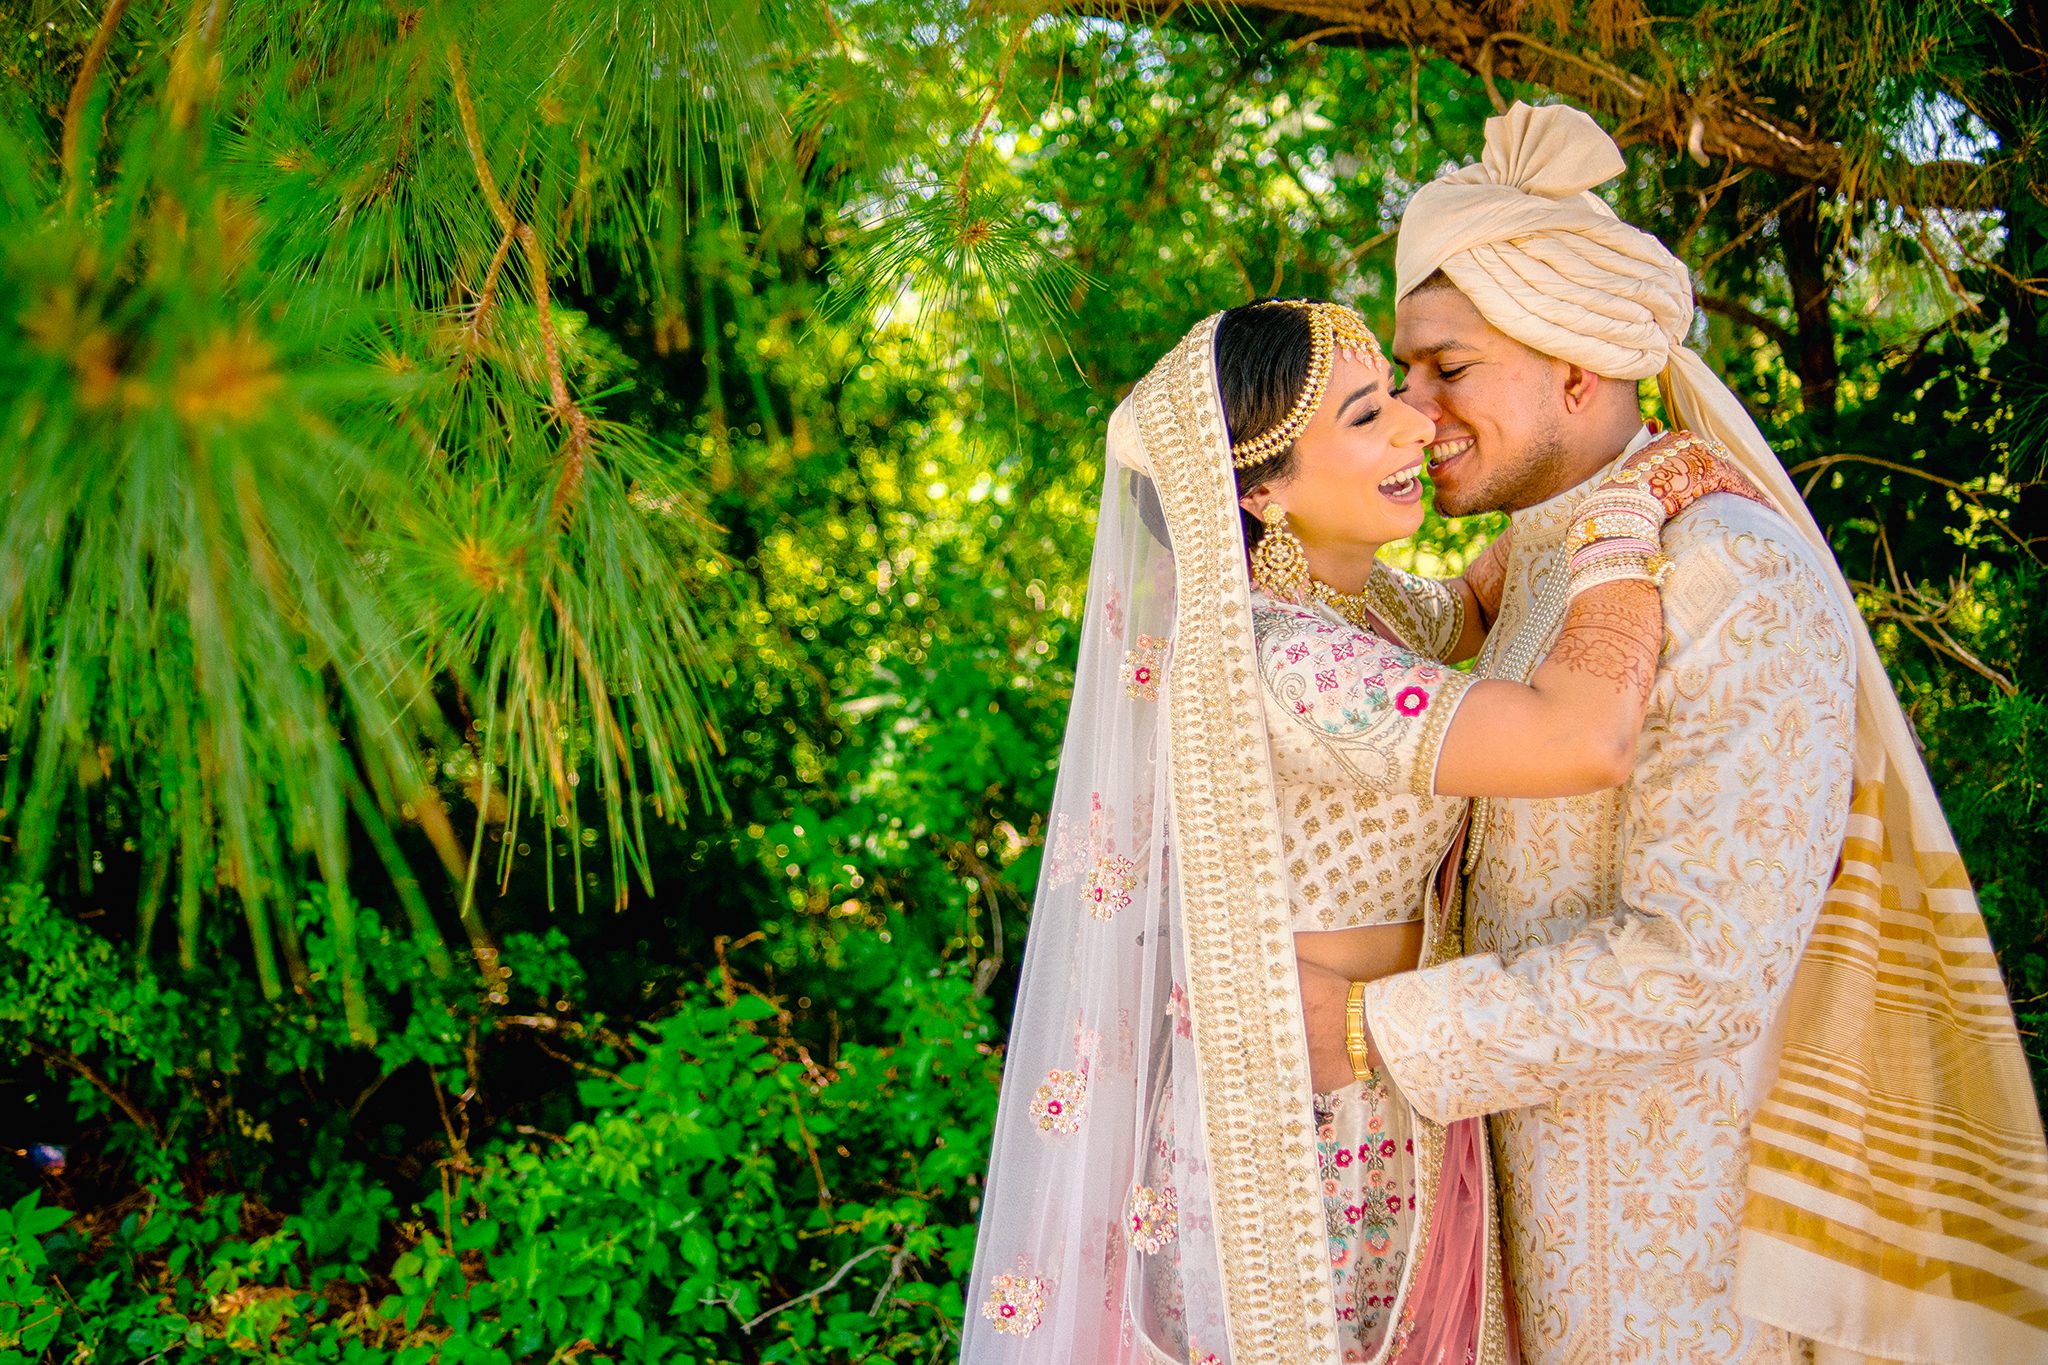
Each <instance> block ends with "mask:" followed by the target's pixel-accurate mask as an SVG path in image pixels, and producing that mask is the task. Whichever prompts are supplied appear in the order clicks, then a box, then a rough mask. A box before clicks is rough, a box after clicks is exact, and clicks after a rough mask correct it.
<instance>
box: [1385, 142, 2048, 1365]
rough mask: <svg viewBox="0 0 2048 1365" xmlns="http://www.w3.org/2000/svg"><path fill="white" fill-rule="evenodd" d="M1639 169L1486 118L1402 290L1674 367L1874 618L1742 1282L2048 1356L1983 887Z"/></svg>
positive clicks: (2023, 1355)
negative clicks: (1828, 875)
mask: <svg viewBox="0 0 2048 1365" xmlns="http://www.w3.org/2000/svg"><path fill="white" fill-rule="evenodd" d="M1623 169H1624V167H1623V162H1622V159H1621V152H1620V150H1619V149H1618V148H1617V147H1616V146H1615V145H1614V140H1613V139H1612V138H1610V137H1608V135H1607V134H1606V133H1605V132H1603V131H1602V130H1601V128H1600V126H1599V125H1598V124H1596V123H1595V122H1593V120H1592V119H1591V118H1589V117H1587V116H1586V115H1585V114H1583V113H1581V112H1579V111H1578V110H1576V109H1571V108H1566V107H1564V106H1561V105H1552V106H1548V107H1546V108H1542V109H1532V108H1530V107H1529V106H1528V105H1525V104H1517V105H1515V107H1514V108H1513V109H1510V110H1509V111H1508V112H1507V113H1506V114H1503V115H1501V116H1500V117H1498V118H1493V119H1488V120H1487V123H1486V151H1485V154H1484V155H1483V156H1482V157H1481V158H1480V161H1479V164H1478V165H1476V166H1465V167H1462V168H1460V169H1458V170H1455V171H1452V172H1450V173H1449V174H1447V175H1444V176H1441V177H1439V178H1438V179H1437V180H1435V181H1433V182H1431V183H1430V184H1428V185H1425V186H1424V187H1423V188H1422V189H1421V190H1420V191H1418V192H1417V194H1416V196H1415V198H1414V199H1413V200H1412V201H1410V203H1409V205H1408V210H1407V212H1406V213H1404V214H1403V215H1402V217H1401V236H1400V241H1399V243H1398V244H1397V245H1396V247H1395V251H1394V275H1395V292H1396V296H1397V297H1400V296H1405V295H1406V294H1407V293H1408V292H1409V291H1410V290H1412V289H1413V288H1414V287H1415V286H1416V285H1418V284H1420V283H1421V282H1422V281H1423V280H1425V279H1427V278H1428V277H1429V275H1430V274H1431V273H1432V272H1433V271H1436V270H1442V271H1443V272H1444V274H1445V275H1447V276H1449V277H1450V280H1451V282H1452V283H1453V284H1455V285H1457V286H1458V288H1459V290H1460V291H1462V292H1463V293H1464V294H1465V296H1466V297H1467V298H1468V299H1470V300H1471V301H1472V304H1473V306H1474V307H1476V308H1477V309H1478V310H1479V312H1480V314H1481V316H1483V317H1484V318H1485V319H1486V320H1487V321H1488V322H1490V323H1492V324H1493V325H1494V326H1495V327H1496V328H1498V329H1499V330H1500V331H1502V332H1504V333H1506V334H1507V335H1508V336H1510V337H1513V338H1514V339H1515V340H1517V341H1519V342H1521V343H1522V344H1523V345H1525V346H1529V347H1532V348H1534V349H1535V350H1538V351H1541V352H1543V353H1544V354H1546V355H1552V356H1556V357H1558V358H1559V359H1561V360H1568V361H1571V362H1572V363H1574V364H1578V365H1583V366H1585V367H1586V368H1587V369H1590V370H1592V371H1593V372H1594V373H1595V374H1601V375H1609V376H1612V377H1614V378H1617V379H1644V378H1648V377H1649V376H1651V375H1656V376H1657V377H1658V382H1659V386H1660V387H1661V389H1662V391H1663V394H1664V400H1665V404H1666V407H1667V408H1668V410H1669V413H1670V416H1671V421H1672V424H1673V425H1674V426H1677V427H1682V428H1687V429H1690V430H1692V431H1695V432H1698V433H1700V434H1702V435H1705V436H1711V437H1714V438H1716V439H1718V440H1719V441H1721V442H1722V444H1723V445H1725V446H1726V447H1727V448H1728V450H1729V451H1730V453H1731V454H1732V456H1733V458H1734V461H1735V463H1736V464H1737V465H1738V466H1740V467H1741V468H1742V470H1743V471H1744V472H1745V473H1747V474H1748V475H1749V476H1750V478H1752V479H1754V480H1755V481H1756V483H1757V484H1758V486H1759V487H1761V488H1763V489H1764V490H1765V491H1766V492H1768V493H1769V494H1770V496H1771V501H1772V502H1773V503H1774V504H1776V506H1777V508H1778V510H1779V511H1780V512H1782V513H1784V515H1785V518H1786V520H1787V521H1788V522H1790V523H1791V526H1792V528H1793V529H1794V530H1795V531H1796V532H1797V533H1798V534H1799V535H1800V536H1802V537H1804V538H1805V539H1806V540H1807V541H1809V542H1810V543H1812V544H1814V545H1815V546H1817V547H1818V548H1819V550H1820V552H1821V562H1822V564H1823V566H1824V571H1825V572H1826V574H1827V576H1828V580H1829V585H1830V586H1831V587H1832V589H1833V590H1834V592H1835V594H1836V597H1837V599H1838V600H1839V601H1840V602H1841V603H1842V606H1843V610H1844V611H1845V612H1846V614H1847V618H1848V620H1849V622H1850V623H1851V625H1850V629H1851V632H1852V634H1853V636H1854V638H1855V641H1856V666H1857V678H1856V764H1855V780H1854V795H1853V809H1852V818H1851V834H1850V838H1849V840H1848V843H1847V845H1846V846H1845V847H1844V849H1843V851H1842V866H1841V870H1840V872H1839V873H1838V874H1837V875H1836V879H1835V882H1834V885H1833V886H1832V887H1831V888H1830V890H1829V893H1828V898H1827V903H1826V904H1825V906H1823V908H1822V911H1821V915H1820V921H1819V924H1818V925H1817V926H1816V928H1815V929H1814V932H1813V936H1812V938H1811V939H1810V940H1809V942H1808V944H1807V947H1806V952H1805V955H1804V957H1803V958H1802V959H1801V962H1800V966H1799V972H1798V974H1797V976H1796V977H1795V979H1794V981H1793V983H1792V987H1791V991H1790V994H1789V996H1788V998H1787V1000H1786V1002H1785V1005H1784V1007H1783V1009H1782V1010H1781V1012H1780V1019H1779V1028H1780V1030H1781V1036H1782V1039H1783V1041H1782V1044H1781V1053H1780V1059H1779V1073H1778V1077H1777V1080H1776V1083H1775V1084H1774V1086H1773V1088H1772V1090H1771V1093H1770V1095H1769V1097H1768V1099H1767V1100H1766V1102H1765V1104H1764V1106H1763V1108H1762V1109H1761V1110H1760V1111H1759V1114H1758V1118H1757V1120H1756V1122H1755V1124H1754V1125H1753V1126H1752V1132H1751V1151H1750V1166H1749V1196H1748V1201H1747V1204H1746V1206H1745V1208H1744V1211H1743V1230H1742V1243H1741V1251H1740V1255H1739V1257H1738V1266H1739V1269H1738V1273H1737V1295H1736V1298H1737V1307H1738V1308H1739V1309H1740V1310H1741V1311H1742V1312H1744V1313H1746V1314H1748V1315H1749V1316H1751V1317H1755V1318H1758V1319H1761V1320H1763V1321H1765V1322H1770V1323H1775V1324H1777V1325H1778V1326H1781V1327H1784V1328H1786V1329H1788V1330H1790V1331H1793V1332H1795V1333H1798V1334H1799V1335H1801V1336H1805V1337H1807V1338H1810V1339H1812V1340H1814V1341H1815V1342H1817V1343H1822V1346H1821V1348H1820V1349H1821V1351H1822V1355H1821V1358H1822V1359H1826V1360H1830V1361H1833V1360H1845V1359H1856V1358H1860V1357H1862V1356H1869V1357H1873V1358H1882V1359H1885V1360H1896V1361H1938V1360H2043V1359H2048V1225H2044V1224H2043V1223H2042V1222H2041V1219H2040V1211H2041V1210H2042V1209H2048V1149H2044V1145H2043V1140H2042V1134H2041V1119H2040V1113H2039V1110H2038V1108H2037V1106H2036V1103H2035V1100H2034V1094H2033V1087H2032V1084H2031V1081H2030V1079H2029V1076H2028V1072H2027V1066H2026V1060H2025V1055H2024V1054H2023V1053H2022V1051H2021V1050H2020V1045H2019V1038H2018V1035H2017V1033H2016V1032H2015V1030H2014V1026H2013V1018H2012V1006H2011V1003H2010V1001H2009V1000H2008V999H2007V997H2006V993H2005V987H2004V983H2003V982H2002V981H2001V980H2000V979H1999V971H1998V964H1997V960H1996V958H1995V957H1994V956H1993V954H1992V950H1991V944H1990V941H1989V939H1988V937H1987V936H1986V933H1985V929H1984V921H1983V919H1982V918H1981V916H1980V915H1979V913H1978V910H1977V904H1976V898H1975V896H1974V895H1973V894H1972V893H1971V890H1970V883H1969V880H1968V878H1967V877H1966V876H1965V875H1964V871H1963V867H1962V860H1961V859H1960V858H1959V857H1958V856H1957V855H1956V846H1955V842H1954V840H1953V838H1952V837H1951V836H1950V834H1949V830H1948V825H1947V822H1946V821H1945V820H1944V819H1943V817H1942V812H1941V805H1940V803H1939V802H1938V801H1937V800H1936V798H1935V794H1934V788H1933V786H1932V784H1931V783H1929V781H1928V780H1927V769H1926V767H1925V765H1924V764H1923V763H1922V762H1921V759H1920V755H1919V751H1918V747H1917V745H1916V744H1915V742H1914V737H1913V732H1912V729H1911V727H1910V726H1909V725H1908V724H1907V723H1906V718H1905V714H1904V712H1903V711H1902V710H1901V709H1900V707H1899V702H1898V698H1897V697H1896V696H1895V695H1894V694H1893V692H1892V688H1891V682H1890V679H1889V678H1888V677H1887V676H1886V673H1885V668H1884V664H1883V662H1882V661H1881V660H1880V659H1879V657H1878V654H1877V651H1876V649H1875V648H1874V647H1873V645H1872V643H1871V639H1870V632H1869V630H1868V629H1867V628H1866V627H1865V626H1864V624H1863V619H1862V615H1861V613H1860V612H1859V611H1858V609H1857V605H1856V598H1855V594H1854V593H1853V592H1852V591H1851V590H1850V587H1849V584H1848V583H1847V581H1846V580H1845V579H1844V578H1843V577H1842V573H1841V570H1840V569H1839V568H1838V567H1837V566H1836V564H1835V559H1834V555H1833V554H1832V553H1831V552H1830V550H1829V548H1828V543H1827V538H1826V536H1825V535H1823V534H1822V532H1821V529H1820V527H1819V526H1818V525H1817V524H1815V522H1814V519H1813V515H1812V514H1811V513H1810V512H1808V511H1807V509H1806V504H1805V502H1804V500H1803V499H1802V498H1801V497H1800V496H1799V491H1798V489H1797V488H1796V487H1794V485H1793V483H1792V480H1791V478H1790V477H1788V476H1787V474H1786V473H1785V467H1784V466H1783V465H1782V464H1780V463H1779V461H1778V458H1777V456H1776V455H1774V454H1773V453H1772V451H1771V448H1770V446H1769V444H1768V443H1766V442H1765V440H1764V438H1763V434H1762V433H1761V432H1760V431H1758V430H1757V426H1756V423H1755V422H1753V421H1751V420H1750V416H1749V413H1748V412H1747V411H1746V410H1745V409H1744V408H1743V406H1742V404H1741V402H1740V401H1739V400H1737V398H1736V397H1735V395H1734V394H1733V393H1730V392H1729V391H1728V387H1727V385H1725V384H1723V383H1722V382H1721V379H1720V376H1718V375H1716V374H1715V373H1714V372H1713V370H1711V369H1710V368H1708V366H1707V364H1706V362H1705V361H1703V360H1701V359H1700V357H1699V356H1697V355H1695V354H1694V353H1693V352H1692V351H1691V350H1690V349H1689V348H1687V347H1686V346H1685V344H1684V338H1685V334H1686V332H1687V331H1688V330H1689V328H1690V327H1691V324H1692V313H1693V308H1692V282H1691V279H1690V277H1689V276H1688V274H1687V272H1686V269H1685V266H1684V265H1683V264H1682V263H1681V262H1680V261H1679V260H1678V259H1677V258H1676V257H1674V256H1673V255H1672V254H1671V253H1670V252H1669V251H1668V250H1666V249H1665V247H1664V244H1663V243H1662V242H1659V241H1658V240H1657V239H1656V238H1655V237H1653V236H1651V235H1650V234H1649V233H1647V232H1642V231H1639V230H1638V229H1636V228H1632V227H1630V226H1629V225H1628V224H1626V223H1624V222H1622V221H1621V220H1620V219H1619V218H1618V217H1616V216H1615V214H1614V211H1613V210H1612V209H1610V208H1608V207H1607V205H1606V204H1604V203H1602V202H1601V201H1600V199H1599V198H1598V197H1597V196H1596V195H1594V194H1593V193H1591V191H1592V188H1593V186H1595V185H1598V184H1601V183H1602V182H1604V181H1607V180H1610V179H1612V178H1613V177H1615V176H1616V175H1619V174H1620V173H1621V172H1622V170H1623ZM1790 647H1792V646H1788V648H1790ZM1902 1132H1905V1133H1908V1134H1910V1137H1909V1138H1902V1137H1901V1136H1900V1134H1901V1133H1902Z"/></svg>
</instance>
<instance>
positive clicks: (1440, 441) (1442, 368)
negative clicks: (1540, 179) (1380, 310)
mask: <svg viewBox="0 0 2048 1365" xmlns="http://www.w3.org/2000/svg"><path fill="white" fill-rule="evenodd" d="M1393 349H1394V359H1395V361H1396V362H1398V363H1399V364H1400V365H1401V366H1403V367H1404V369H1405V371H1406V373H1405V374H1404V375H1403V377H1402V380H1401V387H1400V389H1398V390H1396V392H1398V393H1399V394H1400V395H1401V397H1402V398H1403V399H1405V400H1406V401H1407V402H1408V404H1409V406H1411V407H1413V408H1415V409H1416V410H1417V411H1418V412H1420V413H1422V415H1423V416H1425V417H1427V418H1429V419H1430V420H1431V421H1433V422H1435V423H1436V438H1435V439H1434V440H1433V441H1432V442H1431V443H1430V447H1429V473H1430V477H1431V480H1432V482H1434V483H1435V485H1436V508H1437V511H1439V512H1441V513H1442V514H1443V515H1445V516H1447V517H1463V516H1470V515H1471V514H1472V513H1474V512H1492V511H1504V512H1513V511H1518V510H1520V509H1521V508H1524V507H1534V506H1535V505H1536V504H1537V503H1539V502H1542V501H1543V500H1544V499H1546V498H1548V497H1550V496H1552V495H1553V494H1554V493H1556V492H1558V491H1559V490H1560V489H1561V488H1563V487H1568V486H1569V485H1570V484H1571V483H1572V482H1573V480H1572V479H1571V478H1569V477H1566V478H1564V481H1563V483H1560V482H1559V478H1560V477H1561V473H1560V472H1561V471H1562V470H1563V469H1564V467H1565V465H1566V463H1567V460H1566V450H1565V443H1564V425H1563V423H1564V417H1565V408H1564V376H1563V367H1562V364H1561V362H1559V361H1557V360H1554V359H1552V358H1551V357H1549V356H1546V355H1543V354H1542V353H1540V352H1537V351H1532V350H1530V349H1529V348H1528V347H1527V346H1524V345H1522V343H1520V342H1519V341H1516V340H1514V339H1513V338H1511V337H1508V336H1506V335H1505V334H1503V333H1501V332H1498V331H1496V330H1495V329H1494V328H1493V327H1492V326H1491V325H1490V324H1489V323H1488V322H1487V321H1486V319H1485V318H1482V317H1481V316H1479V310H1478V309H1476V308H1474V307H1473V306H1472V303H1471V301H1470V300H1469V299H1467V298H1466V297H1465V296H1464V295H1463V294H1462V293H1460V292H1459V291H1458V290H1457V289H1455V288H1452V287H1449V286H1445V285H1438V286H1433V287H1430V288H1425V289H1420V290H1417V291H1416V292H1414V293H1412V294H1410V295H1408V297H1406V298H1404V299H1402V300H1401V302H1400V305H1399V307H1398V308H1397V309H1396V311H1395V314H1394V347H1393Z"/></svg>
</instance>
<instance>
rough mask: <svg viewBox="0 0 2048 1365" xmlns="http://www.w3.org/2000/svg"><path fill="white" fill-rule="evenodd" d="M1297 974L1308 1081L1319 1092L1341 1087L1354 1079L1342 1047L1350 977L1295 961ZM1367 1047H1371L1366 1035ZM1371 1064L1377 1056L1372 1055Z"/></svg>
mask: <svg viewBox="0 0 2048 1365" xmlns="http://www.w3.org/2000/svg"><path fill="white" fill-rule="evenodd" d="M1295 969H1296V971H1297V972H1298V973H1299V975H1300V977H1301V1013H1302V1021H1303V1023H1304V1024H1305V1025H1306V1027H1307V1030H1308V1080H1309V1084H1310V1085H1311V1086H1312V1087H1314V1089H1315V1090H1316V1091H1317V1092H1318V1093H1319V1094H1328V1093H1329V1092H1331V1091H1333V1090H1342V1089H1343V1088H1344V1087H1345V1086H1347V1085H1349V1084H1351V1082H1352V1081H1353V1080H1354V1079H1355V1078H1354V1077H1353V1076H1352V1074H1351V1054H1350V1053H1349V1052H1348V1051H1347V1050H1346V1049H1345V1046H1344V1006H1345V1002H1346V998H1347V997H1348V996H1349V995H1350V993H1351V980H1350V978H1348V977H1346V976H1345V975H1344V974H1343V973H1342V972H1334V971H1331V970H1330V969H1329V968H1328V967H1322V966H1318V965H1317V964H1315V963H1313V962H1303V961H1300V960H1299V959H1297V960H1296V962H1295ZM1367 1046H1368V1047H1370V1046H1371V1039H1370V1036H1368V1038H1367ZM1373 1062H1374V1064H1375V1065H1377V1064H1378V1062H1379V1058H1378V1057H1377V1056H1375V1057H1374V1058H1373Z"/></svg>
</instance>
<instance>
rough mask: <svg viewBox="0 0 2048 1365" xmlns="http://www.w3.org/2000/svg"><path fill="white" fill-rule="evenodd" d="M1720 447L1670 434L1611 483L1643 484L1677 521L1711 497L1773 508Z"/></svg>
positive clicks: (1637, 456) (1631, 460) (1684, 433)
mask: <svg viewBox="0 0 2048 1365" xmlns="http://www.w3.org/2000/svg"><path fill="white" fill-rule="evenodd" d="M1718 449H1719V447H1718V445H1717V443H1713V442H1709V441H1707V440H1706V439H1705V438H1703V437H1701V436H1698V435H1696V434H1694V433H1693V432H1690V431H1667V432H1665V433H1664V434H1663V435H1662V436H1659V437H1658V438H1657V439H1656V440H1654V441H1652V442H1650V444H1648V445H1646V446H1644V447H1643V448H1642V449H1641V450H1639V451H1637V452H1636V453H1635V454H1634V455H1631V456H1630V457H1629V459H1628V462H1627V463H1626V464H1624V465H1622V467H1621V468H1620V469H1618V470H1616V471H1615V472H1614V476H1613V479H1612V480H1611V482H1613V483H1617V484H1624V485H1627V484H1640V485H1641V487H1643V488H1644V489H1645V490H1646V491H1648V492H1649V494H1650V495H1651V496H1652V497H1654V498H1656V499H1657V501H1659V502H1661V503H1662V504H1664V515H1665V516H1666V517H1667V518H1668V517H1675V516H1677V515H1678V514H1679V513H1680V512H1682V511H1684V510H1685V509H1686V508H1688V507H1690V506H1692V505H1693V504H1694V503H1696V502H1698V501H1699V500H1700V499H1701V498H1704V497H1706V496H1707V495H1708V494H1710V493H1733V494H1735V495H1736V496H1737V497H1744V498H1748V499H1750V500H1751V501H1753V502H1760V503H1762V504H1763V505H1764V506H1766V507H1768V506H1770V500H1769V499H1768V498H1766V497H1765V496H1764V495H1763V492H1762V491H1761V490H1760V489H1758V488H1757V486H1756V485H1755V484H1754V483H1752V482H1750V479H1749V476H1748V475H1746V474H1744V473H1743V472H1742V471H1741V470H1739V469H1737V468H1736V467H1735V466H1734V465H1733V464H1732V463H1730V462H1729V461H1728V460H1726V459H1724V458H1722V456H1721V455H1720V454H1719V453H1718Z"/></svg>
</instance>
